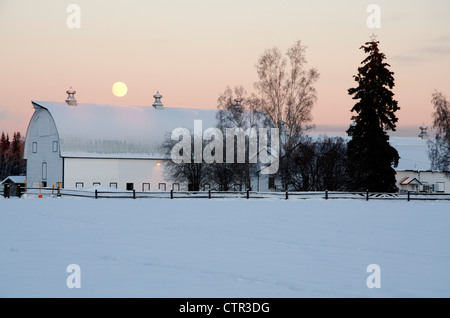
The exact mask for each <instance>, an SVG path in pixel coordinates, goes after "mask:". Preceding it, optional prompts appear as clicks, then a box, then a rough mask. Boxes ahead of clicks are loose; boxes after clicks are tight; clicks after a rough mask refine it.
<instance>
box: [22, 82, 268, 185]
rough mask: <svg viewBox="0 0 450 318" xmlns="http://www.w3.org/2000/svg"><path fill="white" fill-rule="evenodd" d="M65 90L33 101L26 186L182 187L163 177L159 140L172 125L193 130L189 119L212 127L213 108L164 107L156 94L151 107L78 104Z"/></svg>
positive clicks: (27, 149)
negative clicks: (62, 97) (61, 98)
mask: <svg viewBox="0 0 450 318" xmlns="http://www.w3.org/2000/svg"><path fill="white" fill-rule="evenodd" d="M67 93H68V94H69V97H68V98H67V100H66V102H46V101H32V105H33V107H34V109H35V112H34V114H33V115H32V117H31V120H30V123H29V125H28V129H27V134H26V141H25V149H24V158H25V159H27V187H36V186H38V185H39V184H42V185H43V186H47V187H52V186H55V187H57V186H58V184H61V187H62V188H66V189H67V188H68V189H70V188H81V187H92V186H95V185H100V186H106V187H112V188H117V189H120V190H133V189H135V190H136V191H149V190H166V191H169V190H172V189H173V190H187V184H186V185H183V184H181V185H180V184H178V183H172V182H171V181H170V180H165V179H164V174H163V169H164V162H165V161H166V160H168V158H164V155H162V151H161V149H160V145H161V143H162V141H163V140H164V139H165V138H166V135H167V134H168V133H169V134H170V133H171V132H172V130H173V129H175V128H178V127H182V128H188V129H191V130H193V127H194V120H202V126H203V129H206V128H209V127H215V125H216V113H217V110H214V109H188V108H167V107H163V105H162V103H161V101H160V98H161V97H162V96H161V95H159V93H157V95H155V96H154V97H155V103H154V104H153V107H152V106H147V107H136V106H113V105H95V104H80V103H77V102H76V100H75V98H74V94H75V91H73V90H69V91H67ZM258 182H260V183H263V180H259V179H258ZM266 183H267V180H266ZM257 187H258V188H260V189H262V188H263V185H262V184H261V187H260V185H259V184H258V185H257ZM255 188H256V185H255ZM265 188H267V185H266V187H265Z"/></svg>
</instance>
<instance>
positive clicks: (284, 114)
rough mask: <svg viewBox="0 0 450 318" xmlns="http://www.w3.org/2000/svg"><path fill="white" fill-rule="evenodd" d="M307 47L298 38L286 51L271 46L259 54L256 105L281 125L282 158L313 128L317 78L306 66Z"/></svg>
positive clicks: (283, 179) (285, 179)
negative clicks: (303, 134)
mask: <svg viewBox="0 0 450 318" xmlns="http://www.w3.org/2000/svg"><path fill="white" fill-rule="evenodd" d="M305 50H306V47H305V46H303V45H302V44H301V41H297V42H295V43H294V45H293V46H291V47H290V48H289V49H288V50H287V52H286V54H285V55H283V54H282V53H281V51H280V50H279V49H278V48H276V47H274V48H272V49H268V50H266V51H265V52H264V54H263V55H262V56H261V57H260V58H259V60H258V62H257V64H256V69H257V73H258V81H257V82H256V83H255V88H256V90H257V92H258V94H259V95H258V98H259V100H258V101H257V102H256V104H257V105H258V109H260V110H262V111H263V112H265V113H266V114H267V115H268V116H269V117H270V119H271V120H272V121H273V123H274V124H275V125H276V126H277V127H278V128H279V129H280V145H281V148H282V149H281V151H282V153H283V157H282V158H284V161H286V160H290V159H291V158H290V152H292V151H293V150H294V149H295V148H296V147H298V145H299V141H300V136H301V134H302V133H303V132H305V131H307V130H308V129H310V128H312V125H311V121H312V116H311V110H312V107H313V105H314V103H315V102H316V101H317V91H316V89H315V87H314V84H315V83H316V82H317V80H318V79H319V72H318V71H317V69H315V68H310V69H307V68H306V58H305ZM284 168H285V163H284V162H283V160H280V170H279V176H280V177H281V182H282V183H283V184H284V187H285V188H286V189H287V187H288V175H287V173H288V171H287V170H286V169H284Z"/></svg>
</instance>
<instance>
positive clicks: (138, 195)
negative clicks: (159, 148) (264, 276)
mask: <svg viewBox="0 0 450 318" xmlns="http://www.w3.org/2000/svg"><path fill="white" fill-rule="evenodd" d="M24 194H25V195H27V196H41V197H44V196H45V197H60V196H64V197H86V198H93V199H103V198H116V199H117V198H128V199H144V198H145V199H148V198H153V199H283V200H291V199H292V200H295V199H324V200H332V199H356V200H358V199H359V200H366V201H369V200H404V201H413V200H449V201H450V194H449V193H420V192H407V193H379V192H369V191H365V192H339V191H314V192H295V191H292V192H291V191H287V192H279V191H278V192H275V191H274V192H256V191H211V190H210V191H173V190H172V191H144V192H138V191H135V190H132V191H100V190H94V191H87V190H78V189H76V190H74V189H72V190H66V189H61V190H59V191H58V189H55V188H27V189H26V191H25V192H24Z"/></svg>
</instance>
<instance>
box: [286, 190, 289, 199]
mask: <svg viewBox="0 0 450 318" xmlns="http://www.w3.org/2000/svg"><path fill="white" fill-rule="evenodd" d="M287 199H289V194H288V192H287V191H286V200H287Z"/></svg>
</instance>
